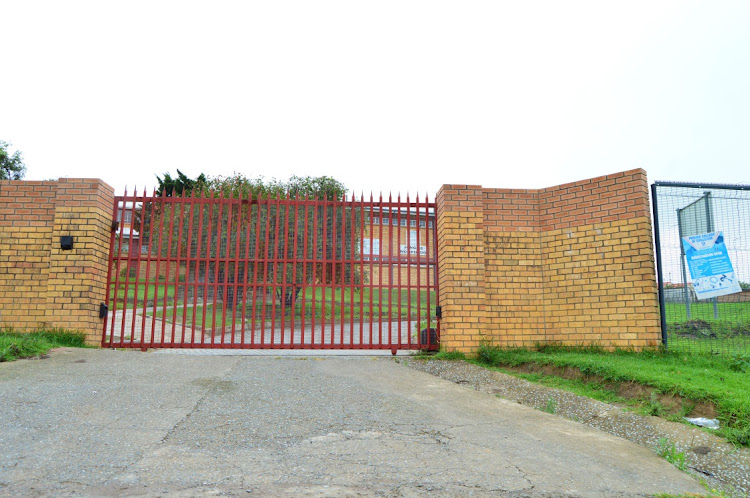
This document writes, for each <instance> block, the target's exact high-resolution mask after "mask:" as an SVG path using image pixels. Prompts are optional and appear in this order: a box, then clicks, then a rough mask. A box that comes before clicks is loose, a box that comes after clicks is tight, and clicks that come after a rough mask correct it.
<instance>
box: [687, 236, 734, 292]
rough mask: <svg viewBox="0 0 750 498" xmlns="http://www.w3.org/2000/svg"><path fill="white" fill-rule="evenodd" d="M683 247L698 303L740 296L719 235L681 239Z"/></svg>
mask: <svg viewBox="0 0 750 498" xmlns="http://www.w3.org/2000/svg"><path fill="white" fill-rule="evenodd" d="M682 247H683V248H684V249H685V258H686V259H687V263H688V268H689V269H690V276H691V277H692V279H693V289H694V290H695V295H696V297H697V298H698V299H711V298H713V297H718V296H724V295H726V294H734V293H735V292H742V288H741V287H740V283H739V281H738V280H737V276H736V275H735V273H734V269H733V268H732V262H731V261H730V260H729V254H728V253H727V246H726V245H725V244H724V235H723V233H722V232H711V233H704V234H700V235H691V236H689V237H683V238H682Z"/></svg>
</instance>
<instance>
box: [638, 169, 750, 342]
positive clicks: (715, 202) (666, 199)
mask: <svg viewBox="0 0 750 498" xmlns="http://www.w3.org/2000/svg"><path fill="white" fill-rule="evenodd" d="M651 194H652V202H653V208H654V234H655V242H656V258H657V268H658V279H659V301H660V309H661V322H662V338H663V341H664V344H665V345H666V346H667V347H668V348H669V349H672V350H677V351H687V352H705V353H721V354H748V353H750V187H749V186H744V185H716V184H695V183H676V182H655V183H654V184H653V185H652V186H651Z"/></svg>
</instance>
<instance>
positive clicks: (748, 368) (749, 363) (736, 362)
mask: <svg viewBox="0 0 750 498" xmlns="http://www.w3.org/2000/svg"><path fill="white" fill-rule="evenodd" d="M729 368H730V369H731V370H732V371H734V372H742V373H750V353H745V354H740V353H737V354H735V355H734V356H733V357H732V358H731V360H729Z"/></svg>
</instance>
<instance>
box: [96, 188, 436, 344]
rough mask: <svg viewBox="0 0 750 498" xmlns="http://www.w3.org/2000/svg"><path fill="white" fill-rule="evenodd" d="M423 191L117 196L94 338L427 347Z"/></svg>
mask: <svg viewBox="0 0 750 498" xmlns="http://www.w3.org/2000/svg"><path fill="white" fill-rule="evenodd" d="M435 220H436V206H435V204H434V202H429V200H428V199H427V198H425V199H424V201H420V200H419V197H417V198H416V199H414V200H411V199H409V197H408V196H407V198H406V199H405V200H402V199H401V198H400V196H399V197H397V198H396V199H395V200H393V199H392V198H389V199H388V200H384V199H383V198H382V196H381V197H379V198H378V199H377V200H375V199H373V197H372V196H370V199H369V200H365V199H364V197H360V199H359V200H357V199H355V198H354V196H352V198H351V199H326V198H322V199H308V198H304V199H302V198H299V197H296V198H290V197H289V196H285V197H280V196H276V197H271V196H266V197H263V196H261V197H256V198H254V197H252V196H248V197H247V198H242V196H241V194H240V195H239V196H237V197H232V196H231V195H230V196H229V197H224V196H223V195H219V196H217V195H216V194H214V193H197V194H196V193H193V195H192V196H186V197H177V196H175V197H164V196H157V195H155V193H153V194H152V195H147V194H146V192H145V191H144V193H143V195H137V194H134V195H130V196H129V195H127V192H126V193H125V195H123V196H118V197H116V198H115V200H114V204H113V230H112V235H111V239H110V259H109V268H108V278H107V280H108V286H107V303H108V306H109V316H108V317H107V319H106V320H105V324H104V327H103V334H102V346H103V347H118V348H120V347H125V348H131V347H132V348H142V349H145V348H154V347H170V348H173V347H174V348H250V349H256V348H257V349H265V348H271V349H280V348H312V349H320V348H331V349H391V350H393V351H395V350H397V349H432V350H434V349H437V348H438V342H439V336H440V332H439V329H440V327H439V320H438V318H437V316H438V315H439V314H438V313H437V305H438V299H439V292H438V286H437V250H436V248H437V234H436V230H435Z"/></svg>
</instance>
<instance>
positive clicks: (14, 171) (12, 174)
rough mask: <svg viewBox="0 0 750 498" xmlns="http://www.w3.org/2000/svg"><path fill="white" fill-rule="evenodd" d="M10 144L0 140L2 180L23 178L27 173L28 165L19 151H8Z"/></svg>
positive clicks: (0, 177) (0, 174)
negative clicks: (11, 152)
mask: <svg viewBox="0 0 750 498" xmlns="http://www.w3.org/2000/svg"><path fill="white" fill-rule="evenodd" d="M10 145H11V144H9V143H8V142H4V141H2V140H0V180H21V179H22V178H23V177H24V175H25V174H26V165H25V164H24V163H23V158H22V157H21V153H20V152H19V151H15V152H14V153H13V154H10V153H9V152H8V147H10Z"/></svg>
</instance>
